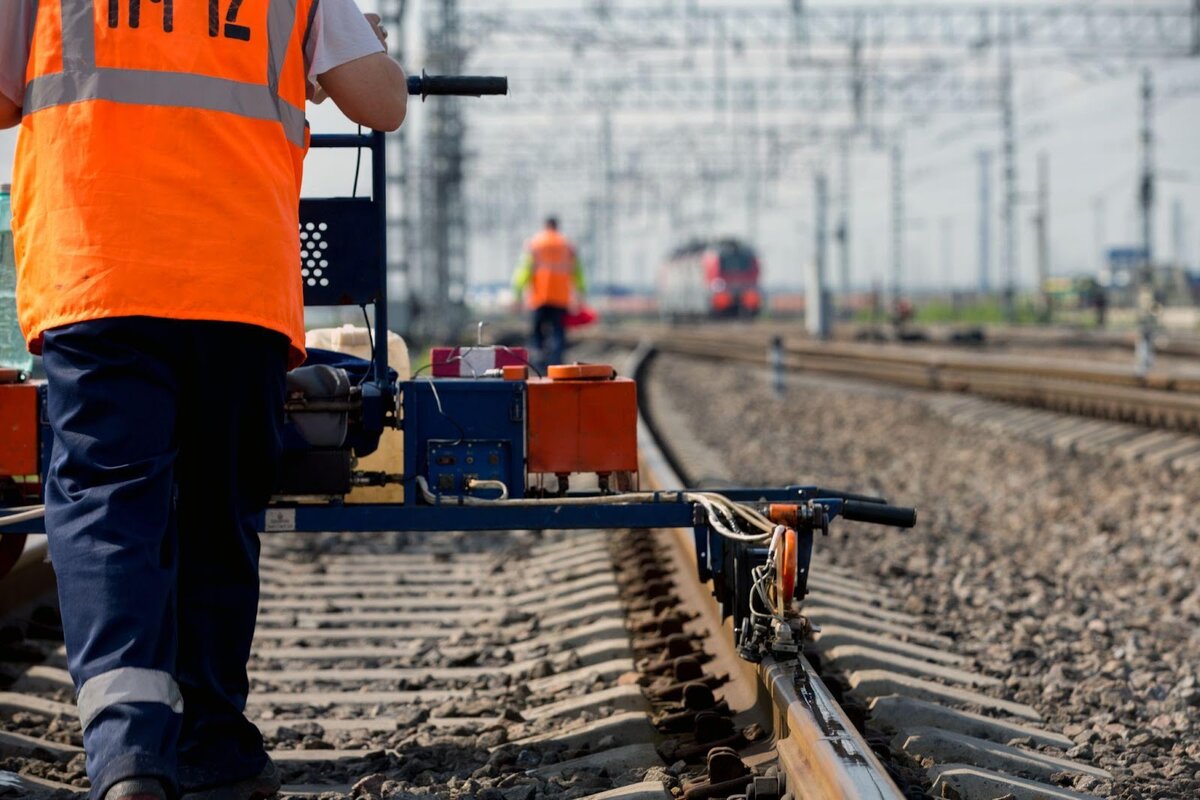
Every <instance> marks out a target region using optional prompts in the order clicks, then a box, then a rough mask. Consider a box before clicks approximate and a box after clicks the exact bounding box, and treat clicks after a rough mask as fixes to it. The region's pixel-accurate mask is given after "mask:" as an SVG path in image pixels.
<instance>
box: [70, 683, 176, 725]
mask: <svg viewBox="0 0 1200 800" xmlns="http://www.w3.org/2000/svg"><path fill="white" fill-rule="evenodd" d="M118 703H161V704H162V705H164V706H170V707H171V710H172V711H174V712H175V713H176V714H182V713H183V695H182V694H180V693H179V684H177V683H175V679H174V678H172V677H171V674H170V673H169V672H161V671H159V670H156V669H142V668H141V667H121V668H120V669H114V670H110V671H109V672H103V673H101V674H99V675H97V676H96V677H94V678H91V679H89V680H87V681H85V682H84V684H83V686H81V687H80V688H79V699H78V701H77V704H78V706H79V724H80V725H82V726H83V729H84V730H87V728H88V726H89V725H91V724H92V721H93V720H95V719H96V717H98V716H99V715H100V713H101V712H102V711H104V709H106V708H108V707H109V706H115V705H117V704H118Z"/></svg>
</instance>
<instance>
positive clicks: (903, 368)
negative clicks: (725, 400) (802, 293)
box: [583, 326, 1200, 432]
mask: <svg viewBox="0 0 1200 800" xmlns="http://www.w3.org/2000/svg"><path fill="white" fill-rule="evenodd" d="M648 336H649V337H651V338H653V340H654V346H655V348H657V349H658V350H659V351H660V352H668V353H676V354H680V355H691V356H698V357H704V358H712V359H718V360H721V361H737V362H741V363H744V364H749V365H756V366H766V365H767V364H768V362H769V357H768V352H767V351H768V346H769V340H770V335H769V334H768V333H758V332H753V331H735V330H731V329H728V328H725V327H723V326H713V327H711V328H710V329H708V330H706V331H697V330H690V329H675V330H673V329H666V328H659V329H653V328H649V329H641V328H636V329H630V330H620V329H617V330H605V331H597V332H590V333H587V334H583V338H587V339H589V340H592V341H597V342H604V343H608V344H610V345H618V346H623V347H636V346H637V344H638V342H639V341H641V340H642V339H643V338H646V337H648ZM782 366H783V367H784V368H785V369H787V370H789V371H799V372H818V373H824V374H832V375H838V376H841V377H848V378H865V379H869V380H873V381H879V382H883V383H892V384H900V385H904V386H908V387H912V388H918V389H926V390H931V391H943V392H959V393H963V394H975V395H980V396H983V397H989V398H993V399H998V400H1004V401H1007V402H1011V403H1017V404H1022V405H1027V406H1032V407H1037V408H1047V409H1052V410H1056V411H1062V412H1066V413H1071V414H1076V415H1080V416H1090V417H1099V418H1104V419H1111V420H1119V421H1123V422H1133V423H1137V424H1141V425H1146V426H1150V427H1156V428H1169V429H1174V430H1182V431H1192V432H1195V431H1200V373H1194V374H1189V373H1180V372H1170V371H1152V372H1150V373H1148V374H1146V375H1138V374H1136V373H1134V372H1133V371H1131V370H1128V369H1123V368H1121V367H1118V366H1115V365H1112V364H1106V363H1085V362H1072V361H1066V360H1063V359H1049V358H1030V357H1021V356H1013V355H995V354H986V353H955V352H948V351H945V350H931V349H929V348H916V347H903V346H899V345H865V344H851V343H842V342H815V341H805V340H800V341H798V340H789V341H786V342H785V343H784V347H783V359H782Z"/></svg>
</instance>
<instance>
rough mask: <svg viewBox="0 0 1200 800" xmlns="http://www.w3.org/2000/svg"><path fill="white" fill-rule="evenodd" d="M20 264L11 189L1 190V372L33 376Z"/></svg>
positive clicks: (0, 188)
mask: <svg viewBox="0 0 1200 800" xmlns="http://www.w3.org/2000/svg"><path fill="white" fill-rule="evenodd" d="M16 290H17V263H16V258H15V257H14V255H13V241H12V202H11V193H10V190H9V187H8V185H7V184H6V185H3V186H0V370H4V369H10V370H11V369H18V370H20V371H21V372H26V373H27V372H29V368H30V367H31V366H32V365H33V356H31V355H30V354H29V350H28V349H26V347H25V337H24V336H22V335H21V328H20V326H19V325H18V324H17V296H16Z"/></svg>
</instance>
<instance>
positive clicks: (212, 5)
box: [208, 0, 250, 42]
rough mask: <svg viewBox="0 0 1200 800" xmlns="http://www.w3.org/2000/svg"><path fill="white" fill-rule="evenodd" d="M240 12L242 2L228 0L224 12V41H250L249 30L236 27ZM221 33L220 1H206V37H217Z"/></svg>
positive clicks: (240, 26)
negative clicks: (227, 5)
mask: <svg viewBox="0 0 1200 800" xmlns="http://www.w3.org/2000/svg"><path fill="white" fill-rule="evenodd" d="M241 10H242V0H229V7H228V9H226V11H225V28H224V35H225V38H226V39H236V40H238V41H239V42H248V41H250V28H248V27H247V26H245V25H238V24H237V18H238V12H239V11H241ZM220 33H221V0H208V35H209V36H213V37H215V36H218V35H219V34H220Z"/></svg>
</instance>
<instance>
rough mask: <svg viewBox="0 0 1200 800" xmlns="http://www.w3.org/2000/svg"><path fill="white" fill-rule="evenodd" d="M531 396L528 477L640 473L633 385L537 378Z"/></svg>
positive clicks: (530, 388) (615, 381)
mask: <svg viewBox="0 0 1200 800" xmlns="http://www.w3.org/2000/svg"><path fill="white" fill-rule="evenodd" d="M528 392H529V395H528V403H529V408H528V412H529V413H528V422H527V425H528V438H529V441H528V446H529V449H528V453H527V457H528V459H529V472H530V473H554V474H563V473H570V472H636V471H637V468H638V463H637V387H636V385H635V384H634V382H633V381H631V380H629V379H628V378H615V379H612V380H552V379H546V378H534V379H531V380H530V381H529V382H528Z"/></svg>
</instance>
